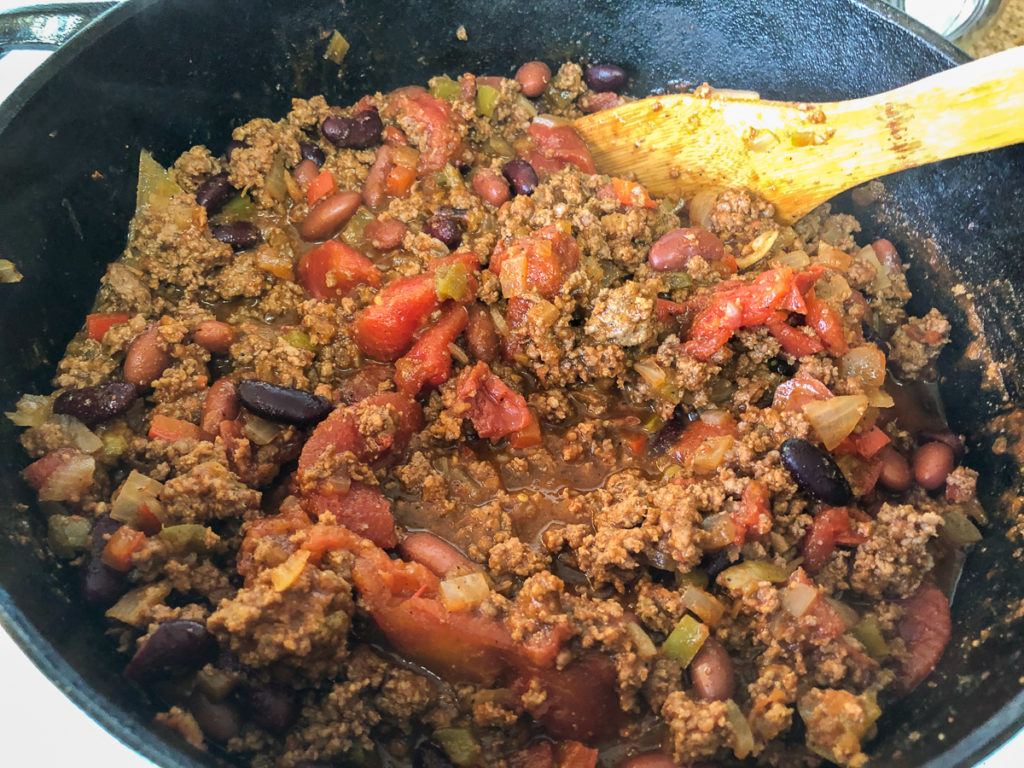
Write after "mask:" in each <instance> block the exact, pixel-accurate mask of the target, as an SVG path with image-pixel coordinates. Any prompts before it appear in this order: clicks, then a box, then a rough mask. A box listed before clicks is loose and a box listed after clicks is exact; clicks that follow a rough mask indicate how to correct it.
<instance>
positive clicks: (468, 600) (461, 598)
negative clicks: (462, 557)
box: [441, 573, 491, 611]
mask: <svg viewBox="0 0 1024 768" xmlns="http://www.w3.org/2000/svg"><path fill="white" fill-rule="evenodd" d="M490 594H491V587H490V585H488V583H487V579H486V578H485V577H484V575H483V574H482V573H467V574H466V575H465V576H453V577H451V578H448V579H445V580H444V581H442V582H441V602H443V603H444V606H445V608H447V609H448V610H449V611H465V610H468V609H469V608H472V607H473V606H474V605H479V604H480V603H482V602H483V601H484V600H486V599H487V598H488V597H490Z"/></svg>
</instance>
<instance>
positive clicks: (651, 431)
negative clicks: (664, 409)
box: [641, 413, 665, 435]
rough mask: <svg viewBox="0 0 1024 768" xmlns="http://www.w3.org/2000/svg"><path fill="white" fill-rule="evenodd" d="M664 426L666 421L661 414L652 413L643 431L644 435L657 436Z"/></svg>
mask: <svg viewBox="0 0 1024 768" xmlns="http://www.w3.org/2000/svg"><path fill="white" fill-rule="evenodd" d="M664 426H665V419H663V418H662V417H661V414H659V413H652V414H651V415H650V417H649V418H648V419H647V421H645V422H644V424H643V426H642V427H641V429H642V430H643V431H644V434H647V435H655V434H657V433H658V432H659V431H661V428H662V427H664Z"/></svg>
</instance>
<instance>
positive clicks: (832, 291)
mask: <svg viewBox="0 0 1024 768" xmlns="http://www.w3.org/2000/svg"><path fill="white" fill-rule="evenodd" d="M852 293H853V290H852V289H851V288H850V284H849V283H848V282H846V278H845V277H843V276H842V275H837V274H835V273H832V274H829V275H825V276H824V277H822V278H821V279H820V280H818V282H816V283H815V284H814V294H815V295H816V296H817V297H818V298H819V299H821V300H822V301H827V302H829V303H830V304H834V305H836V306H839V305H840V304H842V303H843V302H844V301H846V300H847V299H848V298H850V295H851V294H852Z"/></svg>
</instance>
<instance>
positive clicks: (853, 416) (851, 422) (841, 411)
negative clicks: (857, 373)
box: [803, 395, 868, 451]
mask: <svg viewBox="0 0 1024 768" xmlns="http://www.w3.org/2000/svg"><path fill="white" fill-rule="evenodd" d="M867 409H868V398H867V395H840V396H839V397H833V398H831V399H829V400H811V401H810V402H807V403H804V406H803V411H804V415H805V416H806V417H807V420H808V421H809V422H810V423H811V426H812V427H814V431H815V432H817V433H818V437H820V438H821V442H823V443H824V444H825V447H826V448H827V449H828V450H830V451H831V450H832V449H833V448H835V447H836V446H837V445H839V444H840V443H841V442H843V440H845V439H846V438H847V437H848V436H849V434H850V433H851V432H853V430H854V429H856V427H857V424H858V423H859V422H860V419H861V416H863V415H864V412H865V411H866V410H867Z"/></svg>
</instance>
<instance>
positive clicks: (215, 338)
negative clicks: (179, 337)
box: [192, 320, 235, 355]
mask: <svg viewBox="0 0 1024 768" xmlns="http://www.w3.org/2000/svg"><path fill="white" fill-rule="evenodd" d="M192 341H194V342H195V343H196V344H198V345H199V346H200V347H202V348H203V349H205V350H206V351H207V352H212V353H213V354H215V355H226V354H227V353H228V350H229V349H231V345H232V344H234V343H235V329H234V328H233V327H232V326H231V325H228V324H227V323H223V322H221V321H220V320H203V322H201V323H200V324H199V325H197V326H196V327H195V329H194V330H193V331H192Z"/></svg>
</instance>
